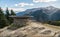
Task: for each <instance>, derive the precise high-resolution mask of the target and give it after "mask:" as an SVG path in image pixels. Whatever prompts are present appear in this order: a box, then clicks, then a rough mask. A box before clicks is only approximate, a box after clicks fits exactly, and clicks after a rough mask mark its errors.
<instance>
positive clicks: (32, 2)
mask: <svg viewBox="0 0 60 37" xmlns="http://www.w3.org/2000/svg"><path fill="white" fill-rule="evenodd" d="M46 6H54V7H57V8H60V0H0V7H2V9H3V10H6V8H7V7H8V9H9V10H11V9H13V10H14V11H16V12H21V11H25V10H26V9H32V8H39V7H46Z"/></svg>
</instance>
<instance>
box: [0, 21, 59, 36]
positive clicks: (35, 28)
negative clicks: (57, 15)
mask: <svg viewBox="0 0 60 37" xmlns="http://www.w3.org/2000/svg"><path fill="white" fill-rule="evenodd" d="M0 37H60V31H57V32H56V31H54V30H52V29H49V28H46V27H45V26H43V25H42V24H39V23H36V22H32V23H30V24H29V25H27V26H25V27H22V28H19V29H17V30H9V29H5V30H4V31H3V32H1V33H0Z"/></svg>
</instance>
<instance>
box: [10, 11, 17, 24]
mask: <svg viewBox="0 0 60 37" xmlns="http://www.w3.org/2000/svg"><path fill="white" fill-rule="evenodd" d="M10 15H11V16H15V15H16V14H15V13H14V11H13V10H11V14H10ZM13 20H14V19H13V18H10V22H11V23H13Z"/></svg>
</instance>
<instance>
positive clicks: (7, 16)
mask: <svg viewBox="0 0 60 37" xmlns="http://www.w3.org/2000/svg"><path fill="white" fill-rule="evenodd" d="M5 16H6V18H7V20H8V22H9V24H10V17H9V16H10V13H9V10H8V8H7V9H6V14H5Z"/></svg>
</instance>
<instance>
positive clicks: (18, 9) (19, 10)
mask: <svg viewBox="0 0 60 37" xmlns="http://www.w3.org/2000/svg"><path fill="white" fill-rule="evenodd" d="M2 9H3V11H6V8H2ZM8 9H9V10H11V9H12V10H14V12H22V11H25V10H26V9H24V8H8Z"/></svg>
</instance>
